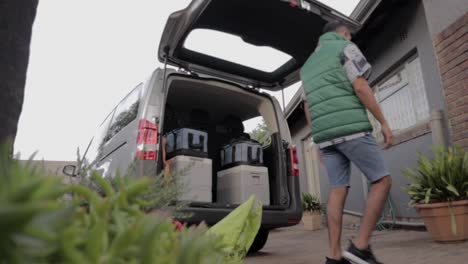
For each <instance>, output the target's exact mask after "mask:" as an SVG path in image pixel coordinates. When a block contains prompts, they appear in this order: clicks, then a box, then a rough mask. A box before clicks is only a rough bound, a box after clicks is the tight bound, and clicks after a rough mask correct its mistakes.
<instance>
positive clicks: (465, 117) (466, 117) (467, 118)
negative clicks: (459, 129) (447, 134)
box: [452, 114, 468, 125]
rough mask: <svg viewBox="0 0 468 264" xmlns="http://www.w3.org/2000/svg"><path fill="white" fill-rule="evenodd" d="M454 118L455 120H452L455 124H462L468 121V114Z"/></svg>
mask: <svg viewBox="0 0 468 264" xmlns="http://www.w3.org/2000/svg"><path fill="white" fill-rule="evenodd" d="M452 120H453V122H452V124H453V125H458V124H462V123H464V122H468V114H467V115H460V116H458V117H455V118H453V119H452Z"/></svg>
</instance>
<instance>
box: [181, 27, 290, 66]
mask: <svg viewBox="0 0 468 264" xmlns="http://www.w3.org/2000/svg"><path fill="white" fill-rule="evenodd" d="M184 47H185V48H186V49H189V50H191V51H195V52H199V53H202V54H205V55H209V56H212V57H215V58H219V59H222V60H226V61H229V62H233V63H237V64H240V65H244V66H247V67H250V68H254V69H257V70H261V71H264V72H273V71H275V70H276V69H278V68H279V67H280V66H282V65H284V64H285V63H286V62H288V61H289V60H291V58H292V57H291V56H289V55H288V54H286V53H283V52H281V51H279V50H276V49H274V48H271V47H266V46H255V45H252V44H249V43H246V42H244V41H243V40H242V39H241V38H240V37H237V36H235V35H231V34H227V33H224V32H220V31H215V30H207V29H195V30H193V31H192V32H191V33H190V35H189V36H188V37H187V39H186V41H185V43H184ZM234 50H235V51H236V52H233V51H234Z"/></svg>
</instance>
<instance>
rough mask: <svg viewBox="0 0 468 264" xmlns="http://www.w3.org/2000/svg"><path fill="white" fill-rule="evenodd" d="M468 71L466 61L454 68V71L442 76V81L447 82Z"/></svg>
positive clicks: (467, 61)
mask: <svg viewBox="0 0 468 264" xmlns="http://www.w3.org/2000/svg"><path fill="white" fill-rule="evenodd" d="M467 44H468V43H467ZM466 69H468V60H466V61H465V62H463V63H462V64H460V65H458V66H456V67H454V68H453V69H451V70H449V71H448V72H446V73H444V74H443V75H442V80H443V81H445V80H447V79H449V78H451V77H453V76H456V75H457V74H459V73H460V72H462V71H464V70H466Z"/></svg>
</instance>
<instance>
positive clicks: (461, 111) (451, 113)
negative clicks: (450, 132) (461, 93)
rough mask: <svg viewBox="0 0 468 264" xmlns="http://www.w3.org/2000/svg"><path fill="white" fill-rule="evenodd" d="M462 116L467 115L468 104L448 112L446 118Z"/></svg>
mask: <svg viewBox="0 0 468 264" xmlns="http://www.w3.org/2000/svg"><path fill="white" fill-rule="evenodd" d="M462 114H468V104H465V105H462V106H459V107H456V108H455V109H451V110H449V111H448V118H454V117H457V116H459V115H462Z"/></svg>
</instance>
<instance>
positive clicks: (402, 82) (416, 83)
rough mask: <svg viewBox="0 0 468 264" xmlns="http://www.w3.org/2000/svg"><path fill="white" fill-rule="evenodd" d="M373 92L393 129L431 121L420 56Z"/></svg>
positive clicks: (386, 79)
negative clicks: (429, 119)
mask: <svg viewBox="0 0 468 264" xmlns="http://www.w3.org/2000/svg"><path fill="white" fill-rule="evenodd" d="M374 91H375V95H376V98H377V100H378V102H379V104H380V107H381V109H382V112H383V114H384V115H385V117H386V119H387V121H388V122H389V125H390V127H391V128H392V130H394V131H399V130H404V129H407V128H410V127H412V126H414V125H416V124H418V123H421V122H423V121H426V120H428V118H429V105H428V102H427V97H426V89H425V87H424V80H423V76H422V71H421V63H420V61H419V58H418V57H417V56H414V57H412V58H410V59H409V60H407V61H406V62H405V63H404V64H403V65H402V66H401V67H400V68H398V69H397V70H396V71H394V72H393V73H391V74H390V75H389V76H388V77H387V78H385V79H384V80H383V81H381V82H380V83H378V84H377V85H376V86H375V87H374ZM373 121H374V122H373V123H374V124H376V123H377V122H376V121H375V120H373Z"/></svg>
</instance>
